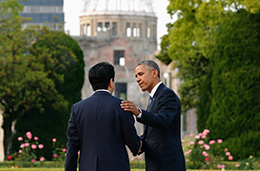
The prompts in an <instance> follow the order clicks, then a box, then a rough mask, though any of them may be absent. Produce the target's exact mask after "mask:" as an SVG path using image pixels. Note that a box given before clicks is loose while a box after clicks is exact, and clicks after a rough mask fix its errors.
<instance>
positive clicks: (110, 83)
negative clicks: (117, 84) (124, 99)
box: [108, 78, 114, 87]
mask: <svg viewBox="0 0 260 171" xmlns="http://www.w3.org/2000/svg"><path fill="white" fill-rule="evenodd" d="M113 82H114V81H113V78H111V79H110V81H109V84H108V87H113Z"/></svg>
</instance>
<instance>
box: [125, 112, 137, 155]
mask: <svg viewBox="0 0 260 171" xmlns="http://www.w3.org/2000/svg"><path fill="white" fill-rule="evenodd" d="M134 123H135V120H134V117H133V115H132V113H130V112H124V113H123V117H122V129H123V136H124V140H125V144H126V145H127V146H128V148H129V149H130V150H131V152H132V154H133V155H134V156H136V155H137V153H138V150H139V148H140V138H139V136H138V135H137V132H136V129H135V126H134Z"/></svg>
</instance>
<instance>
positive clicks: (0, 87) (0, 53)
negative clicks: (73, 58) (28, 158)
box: [0, 0, 68, 158]
mask: <svg viewBox="0 0 260 171" xmlns="http://www.w3.org/2000/svg"><path fill="white" fill-rule="evenodd" d="M22 9H23V7H22V6H21V5H20V4H19V3H18V2H17V1H16V0H6V1H4V2H0V40H1V41H0V65H1V67H0V103H1V106H0V107H1V110H2V111H3V125H2V128H3V129H4V148H5V158H7V156H8V155H10V154H11V151H12V149H11V147H12V145H11V137H12V130H11V127H12V123H13V122H14V121H15V120H16V119H17V118H19V117H21V116H23V115H25V113H26V111H29V110H30V109H32V108H37V109H39V111H40V112H43V111H44V104H51V106H52V107H53V108H55V109H57V108H67V105H68V102H67V101H66V100H65V99H64V97H63V95H62V94H61V93H59V92H58V91H57V90H56V87H55V80H57V81H60V82H62V81H63V74H61V73H59V72H58V70H59V69H60V68H63V67H64V66H63V64H60V63H59V60H57V59H56V58H55V55H54V54H53V53H50V50H49V49H48V48H47V47H46V48H40V47H39V48H38V49H34V48H33V47H34V45H35V43H36V42H37V41H40V39H41V37H42V35H51V32H50V31H49V30H48V29H46V28H44V27H43V28H40V27H38V26H34V27H33V26H32V27H29V28H27V29H24V30H23V29H22V28H21V24H22V23H23V22H24V21H25V20H26V19H22V18H21V17H20V16H19V12H20V11H21V10H22ZM33 50H35V52H37V53H33Z"/></svg>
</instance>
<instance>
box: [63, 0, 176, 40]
mask: <svg viewBox="0 0 260 171" xmlns="http://www.w3.org/2000/svg"><path fill="white" fill-rule="evenodd" d="M126 1H127V0H126ZM152 1H153V2H154V11H155V13H156V15H157V17H158V20H157V42H158V44H159V43H160V42H161V41H160V40H161V39H160V37H162V36H163V35H165V34H167V28H166V24H167V23H169V22H173V21H174V19H171V17H170V15H169V14H167V6H168V5H169V3H170V1H169V0H152ZM82 2H83V0H64V13H65V30H66V31H67V30H69V32H70V35H72V36H78V35H79V32H80V24H79V16H80V13H81V11H82V8H83V7H82V5H83V3H82Z"/></svg>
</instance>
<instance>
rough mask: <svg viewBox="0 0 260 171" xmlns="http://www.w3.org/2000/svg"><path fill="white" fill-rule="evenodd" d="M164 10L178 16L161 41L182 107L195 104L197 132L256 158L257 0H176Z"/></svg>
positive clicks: (241, 155)
mask: <svg viewBox="0 0 260 171" xmlns="http://www.w3.org/2000/svg"><path fill="white" fill-rule="evenodd" d="M167 9H168V13H169V14H170V15H174V14H176V15H178V20H177V21H176V22H175V23H174V24H173V25H172V28H171V29H169V33H168V35H167V36H165V37H166V38H167V37H168V40H169V41H168V40H167V39H165V40H167V41H168V44H167V43H166V44H167V46H165V45H163V44H162V45H163V46H164V47H167V49H168V56H169V58H170V59H171V60H172V62H173V63H174V66H175V67H178V68H179V73H178V75H179V78H180V79H181V80H183V84H182V85H181V87H180V89H179V92H180V96H181V101H182V105H183V110H184V111H185V110H187V109H189V108H191V107H195V108H196V109H197V110H196V111H197V117H198V120H197V126H198V131H199V132H201V131H202V130H203V129H205V128H209V129H210V130H211V131H213V133H212V134H211V136H212V138H222V139H223V140H225V141H224V143H223V145H228V144H230V146H231V149H230V150H233V151H232V154H233V155H234V159H239V158H244V157H248V156H247V155H249V154H252V155H257V156H259V153H258V152H257V151H259V150H258V149H259V148H260V146H259V140H257V137H259V127H258V126H257V124H256V123H257V122H259V118H260V114H259V111H260V110H259V104H258V101H259V97H256V96H257V94H259V70H260V69H259V63H258V62H257V60H258V58H259V50H260V48H259V35H260V28H259V23H260V20H259V9H260V2H259V1H258V0H252V1H248V0H246V1H243V0H239V1H233V0H232V1H227V0H224V1H216V0H210V1H201V0H188V1H186V0H180V1H171V2H170V5H169V6H168V8H167ZM167 41H165V42H167ZM165 42H164V43H165ZM165 49H166V48H165ZM160 55H161V56H162V55H163V57H167V55H165V50H163V51H162V53H161V54H160ZM160 55H158V56H160ZM159 59H160V58H159ZM161 59H162V61H167V59H165V58H161ZM167 63H168V62H167ZM227 130H228V131H227ZM254 135H255V136H254ZM249 141H251V142H253V143H254V145H252V146H249V144H251V143H249ZM246 144H247V145H246ZM242 147H246V148H244V149H245V150H242Z"/></svg>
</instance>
